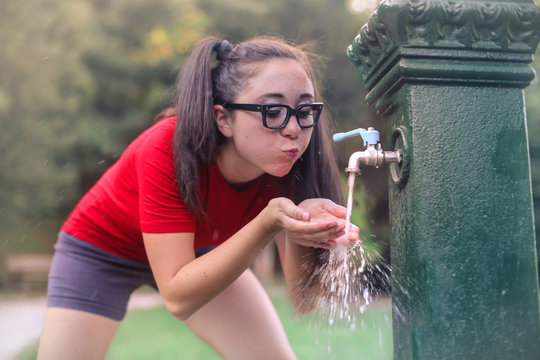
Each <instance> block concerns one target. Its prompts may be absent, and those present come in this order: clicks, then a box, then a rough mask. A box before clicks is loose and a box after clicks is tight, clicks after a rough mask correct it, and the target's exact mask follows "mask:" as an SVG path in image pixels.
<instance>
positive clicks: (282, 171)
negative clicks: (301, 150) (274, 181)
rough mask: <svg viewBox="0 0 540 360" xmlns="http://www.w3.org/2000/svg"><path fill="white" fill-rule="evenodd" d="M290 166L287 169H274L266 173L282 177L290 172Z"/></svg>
mask: <svg viewBox="0 0 540 360" xmlns="http://www.w3.org/2000/svg"><path fill="white" fill-rule="evenodd" d="M291 169H292V165H290V166H287V167H281V168H275V169H272V170H269V171H268V174H270V175H272V176H276V177H284V176H286V175H288V174H289V173H290V172H291Z"/></svg>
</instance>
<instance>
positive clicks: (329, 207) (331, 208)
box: [324, 201, 347, 219]
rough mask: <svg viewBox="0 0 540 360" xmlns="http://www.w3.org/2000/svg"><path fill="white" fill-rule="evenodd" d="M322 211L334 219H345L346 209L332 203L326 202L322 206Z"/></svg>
mask: <svg viewBox="0 0 540 360" xmlns="http://www.w3.org/2000/svg"><path fill="white" fill-rule="evenodd" d="M324 209H325V210H326V211H327V212H328V213H329V214H332V215H334V216H335V217H338V218H342V219H345V218H346V217H347V208H346V207H344V206H341V205H338V204H336V203H334V202H332V201H328V202H327V203H325V204H324Z"/></svg>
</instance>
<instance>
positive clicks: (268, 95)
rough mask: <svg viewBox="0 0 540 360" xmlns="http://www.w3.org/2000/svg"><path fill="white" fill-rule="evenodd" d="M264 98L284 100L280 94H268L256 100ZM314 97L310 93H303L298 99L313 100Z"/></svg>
mask: <svg viewBox="0 0 540 360" xmlns="http://www.w3.org/2000/svg"><path fill="white" fill-rule="evenodd" d="M265 98H278V99H284V98H285V96H284V95H283V94H281V93H268V94H264V95H262V96H259V97H258V98H257V99H258V100H259V99H265ZM314 98H315V96H314V95H313V94H310V93H304V94H302V95H300V99H301V100H303V99H314Z"/></svg>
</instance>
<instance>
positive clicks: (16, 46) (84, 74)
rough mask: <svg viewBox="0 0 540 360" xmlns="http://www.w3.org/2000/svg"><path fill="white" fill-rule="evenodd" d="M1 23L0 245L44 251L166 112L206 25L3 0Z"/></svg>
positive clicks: (154, 14)
mask: <svg viewBox="0 0 540 360" xmlns="http://www.w3.org/2000/svg"><path fill="white" fill-rule="evenodd" d="M0 19H1V20H2V21H0V41H1V43H2V44H3V45H4V49H3V56H2V57H0V68H1V69H2V71H1V72H0V79H1V81H0V126H1V127H2V129H3V131H2V132H0V153H1V154H2V156H1V157H0V187H1V188H2V189H8V191H2V192H1V193H0V204H1V205H0V215H1V216H0V229H2V233H1V234H0V245H2V246H4V249H7V250H8V251H28V250H30V249H32V250H33V251H39V250H40V249H48V251H51V250H52V248H51V246H50V245H51V243H52V242H54V240H55V234H56V232H57V231H58V229H59V226H60V224H61V222H62V221H63V220H64V218H65V217H66V215H67V213H68V212H69V211H70V210H71V209H72V207H73V206H74V204H75V202H76V201H77V200H78V199H79V198H80V197H81V196H82V195H83V194H84V192H85V191H86V190H87V189H88V188H90V187H91V186H92V185H93V184H94V183H95V181H96V180H97V179H98V178H99V176H101V174H102V173H103V172H104V171H105V170H106V169H107V168H108V167H109V166H110V165H111V164H112V163H114V161H115V160H116V159H117V158H118V156H119V155H120V154H121V152H122V151H123V149H124V148H125V146H126V145H127V144H128V143H129V141H131V140H132V139H133V138H134V137H135V136H136V135H138V134H139V133H140V132H141V130H143V129H144V128H145V127H147V126H148V125H149V124H150V123H151V121H152V118H153V116H154V115H156V113H157V112H158V111H159V110H161V109H163V108H165V107H166V106H168V105H169V102H170V96H171V92H172V87H173V84H174V81H175V78H176V69H177V68H178V63H179V61H180V60H181V59H182V57H183V56H184V55H185V52H186V49H187V48H188V47H190V46H191V45H192V44H193V43H195V42H196V41H197V40H198V39H199V38H200V37H201V36H202V35H203V32H204V31H205V29H206V23H207V19H206V17H205V16H204V14H203V13H201V12H200V11H198V10H197V9H196V8H195V7H194V6H193V5H192V2H191V1H189V0H138V1H127V0H109V1H106V0H104V1H97V2H94V1H88V0H74V1H70V2H65V1H61V0H29V1H25V2H11V1H7V2H2V4H0ZM159 32H162V33H163V34H165V40H166V41H168V42H169V43H170V44H171V46H170V49H169V51H168V52H166V53H164V52H160V51H157V50H156V46H159V45H160V44H156V42H155V39H156V36H155V35H154V36H153V34H156V33H159ZM187 33H189V34H190V36H188V37H184V36H183V34H187ZM158 38H159V37H158ZM162 38H163V37H162ZM161 47H163V44H161Z"/></svg>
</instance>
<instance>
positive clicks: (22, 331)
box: [0, 291, 163, 360]
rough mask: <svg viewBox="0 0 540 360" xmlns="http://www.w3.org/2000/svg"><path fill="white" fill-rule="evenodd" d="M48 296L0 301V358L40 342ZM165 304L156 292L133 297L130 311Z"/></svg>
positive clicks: (10, 355)
mask: <svg viewBox="0 0 540 360" xmlns="http://www.w3.org/2000/svg"><path fill="white" fill-rule="evenodd" d="M45 304H46V299H45V297H37V298H24V297H21V298H18V299H15V298H14V299H11V300H1V299H0V359H1V360H10V359H13V358H14V356H15V355H17V354H18V353H20V351H21V350H22V349H24V348H25V347H26V346H28V345H31V344H32V343H34V342H35V341H37V340H38V339H39V336H40V334H41V329H42V327H43V321H44V319H45ZM162 304H163V302H162V301H161V298H160V297H159V295H158V294H157V293H155V292H148V291H139V292H136V293H135V294H133V296H132V297H131V300H130V302H129V305H128V309H129V311H133V310H138V309H147V308H153V307H157V306H160V305H162Z"/></svg>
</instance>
